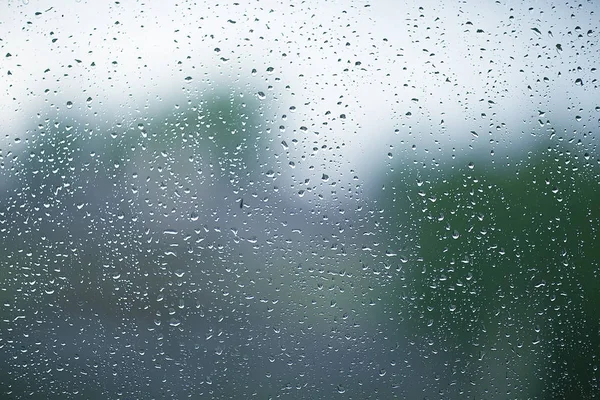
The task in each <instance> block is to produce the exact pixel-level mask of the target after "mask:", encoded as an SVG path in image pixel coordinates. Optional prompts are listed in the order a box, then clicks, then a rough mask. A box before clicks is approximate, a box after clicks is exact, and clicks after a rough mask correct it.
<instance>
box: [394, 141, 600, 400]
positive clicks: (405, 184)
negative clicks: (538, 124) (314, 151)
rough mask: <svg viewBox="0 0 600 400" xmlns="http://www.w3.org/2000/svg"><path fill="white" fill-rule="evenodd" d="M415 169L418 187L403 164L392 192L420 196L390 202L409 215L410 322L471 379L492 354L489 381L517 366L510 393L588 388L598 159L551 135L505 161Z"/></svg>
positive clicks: (578, 393) (599, 289) (594, 377)
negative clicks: (549, 142)
mask: <svg viewBox="0 0 600 400" xmlns="http://www.w3.org/2000/svg"><path fill="white" fill-rule="evenodd" d="M411 174H415V172H414V171H413V172H410V173H409V174H408V175H411ZM415 175H416V174H415ZM418 175H420V176H421V181H419V187H418V189H417V190H416V192H418V193H415V190H414V189H413V188H411V187H410V178H408V179H407V178H406V176H405V175H403V176H398V178H400V179H401V180H399V181H395V182H393V183H392V186H394V187H396V189H397V190H396V194H399V193H402V192H403V190H405V191H406V192H407V193H408V194H409V196H410V197H411V198H412V199H413V200H414V199H420V200H417V201H413V202H409V203H406V202H402V201H401V202H400V203H398V202H395V203H396V204H397V205H396V206H394V207H395V210H398V211H399V212H400V211H404V212H405V213H407V214H408V215H407V216H406V217H405V218H406V219H404V218H403V221H406V220H408V221H411V223H412V226H413V227H414V230H413V233H414V234H415V236H416V244H415V246H414V248H413V251H414V253H413V255H414V259H416V260H418V261H417V263H416V264H415V266H416V268H415V270H414V273H413V275H412V276H411V277H410V278H409V280H411V282H410V283H409V284H408V288H409V290H410V292H411V293H412V297H411V298H412V299H413V302H412V304H413V306H412V307H409V312H411V319H410V321H411V323H412V324H413V325H414V326H413V327H414V329H415V330H416V331H415V333H418V336H420V337H424V338H425V340H428V341H430V343H432V344H433V343H435V344H436V346H439V347H440V348H442V349H445V351H446V352H448V353H449V354H450V357H451V358H454V359H457V358H459V359H460V358H462V359H466V360H465V362H464V363H463V365H464V366H465V368H466V371H468V372H469V373H467V374H466V375H464V376H465V379H467V378H468V379H471V380H476V381H479V380H481V379H482V378H483V375H484V371H485V370H486V368H485V367H483V366H484V365H485V364H487V363H490V362H491V360H490V359H494V358H496V361H498V365H500V366H501V367H502V366H503V367H504V368H502V369H503V370H504V371H501V372H500V371H496V373H495V377H492V378H491V379H492V381H493V380H494V379H496V380H497V381H500V380H504V379H505V378H507V377H508V376H509V375H510V374H511V373H516V375H514V379H515V382H514V384H513V385H512V386H513V389H514V390H519V391H521V394H520V395H523V396H525V397H528V396H534V397H538V396H543V397H544V398H548V399H554V398H565V399H567V398H568V399H584V398H585V399H591V398H595V397H596V396H597V395H598V393H599V388H598V371H597V366H598V361H599V357H600V334H599V333H600V324H599V321H600V311H599V310H598V307H597V304H599V302H600V279H599V278H600V277H599V274H600V265H599V262H600V261H599V260H600V248H599V247H598V243H600V238H599V236H598V226H600V208H599V207H598V204H599V203H600V185H599V182H600V179H599V176H598V169H597V165H593V164H592V161H591V160H590V159H589V157H587V156H585V157H581V156H580V155H578V154H577V153H574V152H571V151H569V150H568V149H565V148H562V147H560V146H552V147H549V148H547V149H543V150H542V149H537V150H534V151H532V152H530V153H529V154H528V156H527V159H526V160H524V161H523V162H522V163H520V164H519V165H517V166H516V167H515V168H514V169H510V168H498V167H496V166H495V165H493V164H490V163H484V162H482V163H478V164H475V165H474V164H469V165H468V166H465V167H464V168H460V169H457V170H455V171H454V172H452V173H444V174H443V175H442V176H441V177H439V176H438V177H436V176H433V174H432V176H431V177H429V178H428V177H423V174H422V173H421V172H419V174H418ZM392 200H393V199H390V201H392ZM407 210H408V211H407ZM391 294H392V295H397V292H394V293H391ZM390 301H392V302H395V303H397V304H398V300H393V299H391V300H390ZM398 307H400V305H398ZM402 307H404V305H402ZM506 351H508V352H509V354H507V353H505V352H506ZM484 357H485V358H484ZM519 358H523V359H522V360H521V361H516V360H518V359H519ZM511 360H512V361H511ZM519 363H520V364H519ZM519 365H520V366H519ZM508 371H513V372H511V373H509V372H508ZM492 374H494V373H492ZM539 382H543V384H542V385H540V384H539ZM472 383H473V382H472ZM480 383H483V382H480ZM463 384H466V382H463ZM488 384H490V385H491V386H494V385H496V386H502V384H498V382H496V383H494V382H491V383H490V382H488ZM508 386H509V387H510V386H511V385H510V384H509V385H508ZM540 391H541V393H540ZM520 395H519V396H520Z"/></svg>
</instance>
